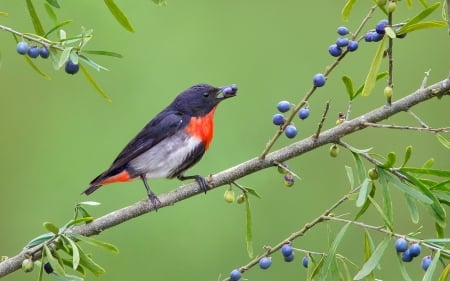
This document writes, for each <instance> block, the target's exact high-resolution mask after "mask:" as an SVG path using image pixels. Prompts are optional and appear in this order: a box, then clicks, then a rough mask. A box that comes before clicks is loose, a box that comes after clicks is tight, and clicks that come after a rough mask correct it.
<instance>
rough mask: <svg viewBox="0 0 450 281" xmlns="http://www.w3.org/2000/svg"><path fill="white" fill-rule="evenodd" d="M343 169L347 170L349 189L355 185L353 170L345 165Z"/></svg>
mask: <svg viewBox="0 0 450 281" xmlns="http://www.w3.org/2000/svg"><path fill="white" fill-rule="evenodd" d="M345 171H346V172H347V178H348V181H349V183H350V189H353V188H354V186H355V178H354V176H353V170H352V167H350V166H347V165H346V166H345Z"/></svg>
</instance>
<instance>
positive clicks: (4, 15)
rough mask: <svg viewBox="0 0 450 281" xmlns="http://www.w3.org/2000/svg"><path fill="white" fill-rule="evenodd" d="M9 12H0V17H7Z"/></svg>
mask: <svg viewBox="0 0 450 281" xmlns="http://www.w3.org/2000/svg"><path fill="white" fill-rule="evenodd" d="M7 16H9V14H8V13H7V12H0V17H7Z"/></svg>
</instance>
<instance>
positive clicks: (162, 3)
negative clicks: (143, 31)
mask: <svg viewBox="0 0 450 281" xmlns="http://www.w3.org/2000/svg"><path fill="white" fill-rule="evenodd" d="M153 3H155V4H156V5H158V6H159V7H163V6H166V5H167V1H166V0H153Z"/></svg>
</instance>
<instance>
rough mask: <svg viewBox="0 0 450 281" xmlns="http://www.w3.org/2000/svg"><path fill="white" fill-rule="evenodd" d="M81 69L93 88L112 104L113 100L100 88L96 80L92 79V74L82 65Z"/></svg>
mask: <svg viewBox="0 0 450 281" xmlns="http://www.w3.org/2000/svg"><path fill="white" fill-rule="evenodd" d="M80 69H81V71H82V72H83V74H84V76H85V77H86V79H87V80H88V82H89V83H91V85H92V87H94V89H95V90H97V92H98V93H99V94H100V96H102V97H103V98H104V99H105V100H106V101H107V102H112V100H111V98H110V97H109V96H108V95H107V94H106V93H105V92H104V91H103V90H102V89H101V88H100V86H99V85H97V83H96V82H95V81H94V78H92V76H91V74H89V72H88V71H87V70H86V68H85V67H84V66H83V65H82V64H80Z"/></svg>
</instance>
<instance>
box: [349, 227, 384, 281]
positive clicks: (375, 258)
mask: <svg viewBox="0 0 450 281" xmlns="http://www.w3.org/2000/svg"><path fill="white" fill-rule="evenodd" d="M390 242H391V237H389V236H386V237H385V238H384V240H383V241H382V242H381V243H380V244H379V245H378V247H377V248H376V249H375V251H374V252H373V253H372V255H371V256H370V258H369V260H367V261H366V262H365V263H364V265H363V267H362V268H361V270H360V271H359V272H358V273H357V274H356V275H355V277H354V278H353V280H361V279H363V278H364V277H366V276H367V275H369V274H370V273H371V272H372V271H373V270H374V269H375V267H376V266H377V265H378V263H379V262H380V259H381V257H382V256H383V254H384V251H385V250H386V248H387V247H388V246H389V243H390Z"/></svg>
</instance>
